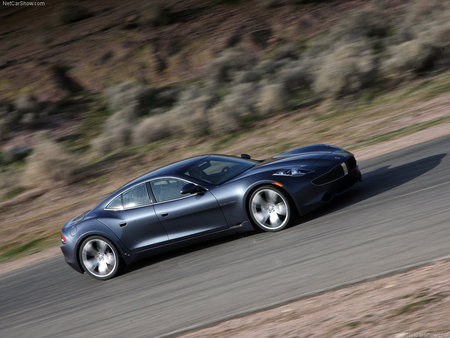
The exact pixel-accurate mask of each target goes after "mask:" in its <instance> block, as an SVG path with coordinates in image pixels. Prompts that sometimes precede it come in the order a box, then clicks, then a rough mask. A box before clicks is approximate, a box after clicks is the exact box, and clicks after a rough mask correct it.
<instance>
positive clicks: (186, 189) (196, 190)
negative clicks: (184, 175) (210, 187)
mask: <svg viewBox="0 0 450 338" xmlns="http://www.w3.org/2000/svg"><path fill="white" fill-rule="evenodd" d="M205 191H206V189H205V188H203V187H201V186H199V185H195V184H193V183H187V184H185V185H184V186H183V187H182V188H181V190H180V194H181V195H185V194H202V193H204V192H205Z"/></svg>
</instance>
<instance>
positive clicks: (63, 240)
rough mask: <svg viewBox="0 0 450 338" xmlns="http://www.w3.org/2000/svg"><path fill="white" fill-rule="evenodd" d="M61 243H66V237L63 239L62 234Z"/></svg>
mask: <svg viewBox="0 0 450 338" xmlns="http://www.w3.org/2000/svg"><path fill="white" fill-rule="evenodd" d="M61 242H62V243H66V237H64V235H63V234H61Z"/></svg>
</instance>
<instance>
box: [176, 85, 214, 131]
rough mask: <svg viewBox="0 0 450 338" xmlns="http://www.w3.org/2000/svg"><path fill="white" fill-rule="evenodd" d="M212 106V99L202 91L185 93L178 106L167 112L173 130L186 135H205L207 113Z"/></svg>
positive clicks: (207, 128) (207, 121) (207, 127)
mask: <svg viewBox="0 0 450 338" xmlns="http://www.w3.org/2000/svg"><path fill="white" fill-rule="evenodd" d="M196 95H199V96H196ZM212 104H213V97H212V96H210V95H208V94H207V93H204V92H203V91H200V92H199V93H197V94H194V93H192V92H191V93H190V94H189V93H186V94H185V95H183V98H182V99H181V100H180V101H179V103H178V105H177V106H176V107H175V108H174V109H172V110H171V111H169V112H168V115H169V116H171V117H172V118H173V120H172V126H173V128H175V129H176V130H177V132H178V131H180V132H182V133H184V134H187V135H204V134H207V133H208V132H209V120H208V115H207V111H208V108H210V107H211V106H212Z"/></svg>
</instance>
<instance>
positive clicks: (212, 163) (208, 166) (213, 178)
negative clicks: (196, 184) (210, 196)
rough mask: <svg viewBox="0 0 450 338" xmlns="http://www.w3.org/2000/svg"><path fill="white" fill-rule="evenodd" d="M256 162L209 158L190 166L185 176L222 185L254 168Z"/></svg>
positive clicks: (228, 158)
mask: <svg viewBox="0 0 450 338" xmlns="http://www.w3.org/2000/svg"><path fill="white" fill-rule="evenodd" d="M255 165H256V162H254V161H251V160H244V159H240V158H233V157H222V156H208V157H207V158H206V159H202V160H200V161H197V162H195V163H193V164H191V165H189V166H188V167H187V168H185V169H184V170H185V171H184V175H186V176H190V177H194V178H197V179H199V180H201V181H203V182H207V183H210V184H214V185H219V184H222V183H224V182H226V181H228V180H230V179H232V178H233V177H236V176H237V175H239V174H241V173H243V172H244V171H246V170H248V169H250V168H252V167H254V166H255Z"/></svg>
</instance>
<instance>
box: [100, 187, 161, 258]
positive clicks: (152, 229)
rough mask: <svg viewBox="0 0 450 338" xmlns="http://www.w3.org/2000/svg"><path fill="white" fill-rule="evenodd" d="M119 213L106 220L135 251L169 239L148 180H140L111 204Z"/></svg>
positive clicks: (110, 207)
mask: <svg viewBox="0 0 450 338" xmlns="http://www.w3.org/2000/svg"><path fill="white" fill-rule="evenodd" d="M107 209H110V210H111V212H114V213H116V217H114V218H111V219H109V220H103V221H104V223H108V224H107V225H108V226H109V227H110V228H112V230H113V231H114V232H115V233H116V234H117V236H118V237H119V238H120V240H121V241H122V243H123V244H124V245H125V246H126V247H127V248H128V249H129V250H131V251H139V250H144V249H147V248H149V247H151V246H154V245H158V244H161V243H164V242H166V241H167V240H168V239H169V237H168V236H167V232H166V230H165V228H164V227H163V226H162V224H161V222H160V221H159V218H158V216H157V215H156V213H155V208H154V206H153V204H152V201H151V199H150V195H149V193H148V188H147V184H146V183H141V184H138V185H136V186H134V187H132V188H130V189H128V190H126V191H125V192H123V193H122V194H120V195H119V196H117V197H116V198H115V199H114V200H112V201H111V203H109V204H108V206H107Z"/></svg>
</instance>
